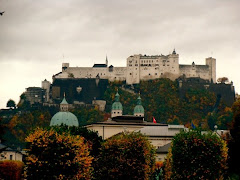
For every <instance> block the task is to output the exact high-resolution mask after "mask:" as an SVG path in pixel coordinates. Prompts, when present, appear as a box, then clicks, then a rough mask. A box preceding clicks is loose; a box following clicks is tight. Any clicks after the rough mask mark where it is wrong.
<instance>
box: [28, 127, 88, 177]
mask: <svg viewBox="0 0 240 180" xmlns="http://www.w3.org/2000/svg"><path fill="white" fill-rule="evenodd" d="M26 142H27V153H28V157H27V158H26V160H27V162H26V164H27V175H28V179H90V178H91V174H92V168H91V163H92V157H91V156H90V155H89V150H88V144H85V143H84V138H83V137H80V136H72V135H70V134H69V133H62V134H59V133H57V132H56V131H54V130H53V129H50V130H44V129H41V128H37V129H36V130H35V131H34V132H33V133H31V134H30V135H29V136H28V137H27V138H26Z"/></svg>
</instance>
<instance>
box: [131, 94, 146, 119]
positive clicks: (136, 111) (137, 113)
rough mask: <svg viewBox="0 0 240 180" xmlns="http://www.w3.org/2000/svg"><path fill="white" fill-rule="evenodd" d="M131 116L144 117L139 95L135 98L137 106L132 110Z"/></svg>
mask: <svg viewBox="0 0 240 180" xmlns="http://www.w3.org/2000/svg"><path fill="white" fill-rule="evenodd" d="M133 114H134V115H135V116H144V108H143V106H142V101H141V97H140V95H139V96H138V98H137V105H136V106H135V108H134V111H133Z"/></svg>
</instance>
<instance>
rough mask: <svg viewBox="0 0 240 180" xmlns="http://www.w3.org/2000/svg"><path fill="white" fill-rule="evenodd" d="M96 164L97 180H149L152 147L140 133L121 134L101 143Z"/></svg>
mask: <svg viewBox="0 0 240 180" xmlns="http://www.w3.org/2000/svg"><path fill="white" fill-rule="evenodd" d="M97 163H98V168H97V169H96V172H95V175H96V177H97V179H101V180H103V179H149V178H150V176H151V175H152V173H153V169H154V165H155V152H154V147H153V146H152V145H151V144H150V142H149V141H148V140H147V139H146V137H144V136H143V135H142V134H140V133H121V134H118V135H116V136H113V137H111V138H110V139H108V140H107V141H106V142H105V143H103V145H102V151H101V153H100V155H99V157H98V161H97Z"/></svg>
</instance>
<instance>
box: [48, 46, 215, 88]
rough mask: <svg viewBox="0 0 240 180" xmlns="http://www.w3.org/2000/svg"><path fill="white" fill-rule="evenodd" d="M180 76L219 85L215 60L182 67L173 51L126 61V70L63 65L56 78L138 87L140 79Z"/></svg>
mask: <svg viewBox="0 0 240 180" xmlns="http://www.w3.org/2000/svg"><path fill="white" fill-rule="evenodd" d="M180 76H185V77H186V78H189V77H200V78H202V79H205V80H209V81H210V82H214V83H215V82H216V59H214V58H212V57H209V58H206V63H205V65H196V64H195V63H194V62H193V63H192V64H191V65H181V64H179V55H178V54H177V53H176V51H175V50H174V51H173V52H172V54H169V55H166V56H165V55H152V56H148V55H141V54H138V55H133V56H130V57H128V58H127V66H126V67H113V66H112V65H111V66H108V60H107V59H106V63H105V64H94V65H93V67H70V66H69V63H63V64H62V72H60V73H58V74H56V75H54V76H53V79H54V78H96V77H98V78H101V79H108V80H110V81H115V80H120V81H126V83H127V84H138V83H139V82H140V80H151V79H157V78H169V79H171V80H175V79H176V78H178V77H180Z"/></svg>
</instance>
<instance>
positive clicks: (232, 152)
mask: <svg viewBox="0 0 240 180" xmlns="http://www.w3.org/2000/svg"><path fill="white" fill-rule="evenodd" d="M232 109H233V124H232V127H231V129H230V133H231V136H232V139H231V140H230V141H229V143H228V147H229V157H230V158H229V171H230V173H234V174H237V175H238V176H239V177H240V164H239V162H240V153H239V152H240V100H239V99H238V100H237V101H236V102H235V103H234V105H233V107H232Z"/></svg>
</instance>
